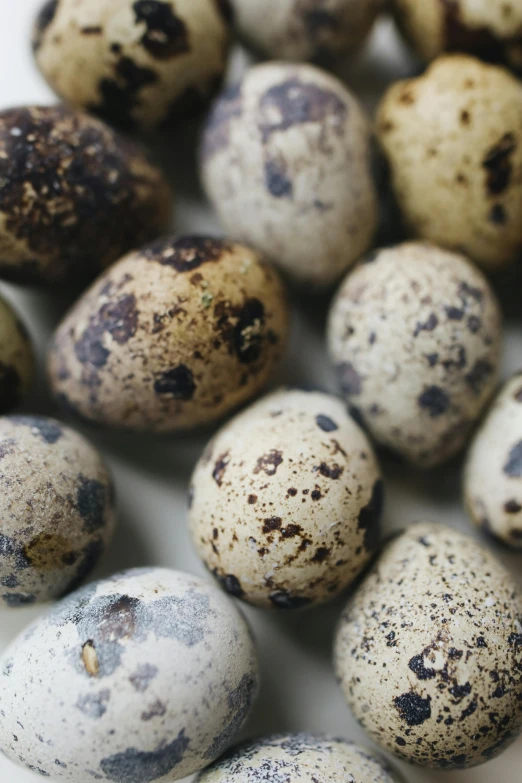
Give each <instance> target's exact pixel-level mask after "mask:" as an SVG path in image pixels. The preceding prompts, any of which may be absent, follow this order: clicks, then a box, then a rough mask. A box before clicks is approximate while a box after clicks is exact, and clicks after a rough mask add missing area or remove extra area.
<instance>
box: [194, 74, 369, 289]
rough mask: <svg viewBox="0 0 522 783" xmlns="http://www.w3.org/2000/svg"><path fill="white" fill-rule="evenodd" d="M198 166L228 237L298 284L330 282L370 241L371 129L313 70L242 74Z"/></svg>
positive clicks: (222, 100)
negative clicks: (263, 255)
mask: <svg viewBox="0 0 522 783" xmlns="http://www.w3.org/2000/svg"><path fill="white" fill-rule="evenodd" d="M201 169H202V178H203V182H204V186H205V189H206V192H207V195H208V197H209V199H210V201H211V202H212V205H213V206H214V208H215V210H216V211H217V213H218V215H219V217H220V219H221V222H222V223H223V225H224V226H225V228H226V229H227V231H228V232H229V233H230V234H231V235H233V236H235V237H237V238H238V239H240V240H242V241H245V242H247V243H248V244H249V245H251V246H252V247H255V248H258V249H259V250H261V251H262V252H264V253H266V254H267V255H268V256H269V257H270V258H271V259H272V260H273V261H274V262H275V263H277V264H278V265H279V266H280V267H281V268H282V269H283V270H285V272H287V273H288V274H289V275H290V276H291V277H293V278H295V279H296V280H297V281H299V282H302V283H311V284H317V285H328V284H330V283H332V282H333V281H334V280H335V279H336V278H338V277H339V276H340V275H341V274H342V272H343V271H344V270H345V269H347V268H348V267H349V266H350V265H351V264H352V263H353V262H354V261H355V260H356V259H357V258H358V256H359V255H360V254H361V253H363V252H365V251H366V250H367V249H368V247H369V245H370V243H371V240H372V237H373V234H374V231H375V228H376V222H377V196H376V192H375V187H374V183H373V180H372V177H371V173H370V127H369V124H368V122H367V119H366V117H365V115H364V113H363V111H362V109H361V107H360V105H359V103H358V101H357V99H356V98H355V97H354V96H353V95H352V94H351V93H350V92H349V91H348V90H347V89H346V87H345V86H344V85H343V84H342V83H341V82H340V81H339V80H338V79H336V78H334V77H333V76H330V75H328V74H327V73H325V72H324V71H321V70H319V69H318V68H315V67H313V66H310V65H291V64H286V63H267V64H263V65H257V66H254V67H253V68H251V69H250V70H248V71H247V73H246V75H245V76H244V77H243V79H242V81H241V82H240V83H239V84H238V85H236V86H234V87H232V88H229V89H228V90H226V91H225V92H223V93H222V94H221V96H220V97H219V98H218V99H217V101H216V102H215V104H214V107H213V109H212V111H211V113H210V115H209V117H208V119H207V123H206V127H205V130H204V134H203V144H202V148H201Z"/></svg>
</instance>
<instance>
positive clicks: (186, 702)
mask: <svg viewBox="0 0 522 783" xmlns="http://www.w3.org/2000/svg"><path fill="white" fill-rule="evenodd" d="M0 671H1V675H0V682H1V688H0V747H1V748H2V750H3V751H4V753H5V754H6V755H7V756H8V757H9V758H10V759H12V760H13V761H15V762H19V763H20V764H22V765H25V766H26V767H28V768H29V769H31V770H33V771H34V772H39V773H40V774H41V775H44V776H51V777H53V778H57V779H60V780H68V781H72V782H73V783H85V781H87V780H91V779H94V780H102V781H113V783H160V782H161V783H171V781H175V780H179V779H180V778H183V777H185V775H189V774H191V773H192V772H195V771H197V770H200V769H202V768H203V767H204V766H205V765H207V764H209V763H210V762H212V761H213V760H214V759H215V758H216V757H217V756H219V755H220V754H221V753H222V752H223V751H224V750H225V749H226V748H227V747H228V745H229V744H230V742H231V741H232V740H233V738H234V736H235V735H236V733H237V732H238V731H239V730H240V728H241V727H242V725H243V723H244V721H245V719H246V718H247V716H248V714H249V712H250V709H251V706H252V703H253V700H254V698H255V696H256V695H257V688H258V667H257V659H256V653H255V649H254V645H253V641H252V638H251V636H250V633H249V630H248V627H247V625H246V623H245V622H244V620H243V618H242V616H241V615H240V614H239V612H238V611H237V610H236V609H235V607H234V606H233V604H232V603H231V602H230V601H228V599H227V598H226V597H225V596H224V595H223V594H222V593H220V592H219V591H218V590H216V589H214V588H213V587H212V585H209V584H208V583H207V582H204V581H203V580H201V579H197V578H196V577H193V576H190V575H188V574H183V573H180V572H177V571H169V570H166V569H161V568H151V569H138V570H134V571H127V572H125V573H121V574H118V575H116V576H114V577H112V578H111V579H107V580H105V581H101V582H97V583H95V584H92V585H89V586H87V587H85V588H83V589H82V590H79V591H77V592H76V593H74V594H73V595H72V596H70V597H69V598H68V599H66V600H64V601H62V602H61V603H59V604H57V605H56V606H55V608H54V609H52V610H51V612H50V613H49V614H48V615H47V616H44V617H42V618H40V619H39V620H37V621H36V622H35V623H33V625H31V626H30V627H29V628H28V629H27V630H26V631H25V633H22V635H21V636H20V637H19V638H18V639H17V640H16V641H15V642H14V643H13V644H12V645H11V647H9V648H8V649H7V651H6V652H5V654H4V656H3V658H2V660H1V662H0Z"/></svg>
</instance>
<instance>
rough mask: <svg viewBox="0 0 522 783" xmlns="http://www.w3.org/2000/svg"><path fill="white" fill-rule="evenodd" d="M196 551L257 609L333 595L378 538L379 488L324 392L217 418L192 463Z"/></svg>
mask: <svg viewBox="0 0 522 783" xmlns="http://www.w3.org/2000/svg"><path fill="white" fill-rule="evenodd" d="M190 498H191V502H190V528H191V533H192V537H193V540H194V543H195V546H196V549H197V551H198V553H199V555H200V556H201V558H202V559H203V561H204V562H205V565H206V566H207V567H208V568H209V569H210V571H212V572H213V574H214V575H215V577H216V578H217V579H218V580H219V582H220V583H221V585H222V586H223V587H224V589H225V590H227V591H228V592H229V593H231V594H232V595H234V596H236V597H237V598H243V599H244V600H246V601H248V602H250V603H253V604H256V605H258V606H264V607H272V608H275V609H298V608H300V607H304V606H309V605H311V604H318V603H322V602H324V601H327V600H329V599H330V598H333V597H334V596H335V595H337V594H339V593H340V592H341V591H342V590H343V589H344V588H346V587H347V586H348V585H349V584H350V583H351V582H352V581H353V580H354V579H355V577H356V576H357V575H358V574H359V573H360V572H361V571H362V569H363V567H364V566H365V564H366V563H367V562H368V560H369V559H370V557H371V556H372V554H373V553H374V552H375V550H376V548H377V546H378V543H379V535H380V517H381V510H382V501H383V486H382V481H381V478H380V471H379V467H378V465H377V462H376V459H375V457H374V454H373V451H372V448H371V446H370V444H369V442H368V440H367V439H366V437H365V435H364V434H363V432H362V431H361V430H360V429H359V428H358V426H357V425H356V424H355V422H354V421H353V420H352V419H351V418H350V417H349V416H348V415H347V413H346V411H345V408H344V406H343V404H342V402H341V401H340V400H338V399H336V398H335V397H332V396H330V395H327V394H320V393H309V392H302V391H287V390H280V391H278V392H275V393H274V394H271V395H269V396H268V397H265V398H264V399H262V400H261V401H260V402H258V403H256V404H255V405H253V406H251V407H250V408H249V409H248V410H246V411H245V412H243V413H241V414H239V416H237V417H236V418H235V419H233V420H232V421H231V422H229V423H228V424H226V425H225V426H224V427H223V429H222V430H221V431H220V432H219V433H218V434H217V436H216V437H215V438H214V439H213V440H212V441H211V442H210V444H209V445H208V447H207V449H206V451H205V452H204V454H203V456H202V458H201V459H200V461H199V463H198V465H197V466H196V469H195V472H194V475H193V478H192V487H191V492H190Z"/></svg>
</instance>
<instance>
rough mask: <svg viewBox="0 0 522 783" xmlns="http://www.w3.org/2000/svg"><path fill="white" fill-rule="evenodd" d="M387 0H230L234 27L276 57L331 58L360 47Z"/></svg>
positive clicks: (254, 45)
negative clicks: (282, 0)
mask: <svg viewBox="0 0 522 783" xmlns="http://www.w3.org/2000/svg"><path fill="white" fill-rule="evenodd" d="M383 5H384V3H383V0H290V2H284V3H282V2H281V1H280V0H265V1H264V2H262V3H260V2H258V0H231V6H232V13H233V22H234V26H235V28H236V29H237V31H238V33H239V34H240V36H241V38H242V39H243V40H244V41H245V42H246V43H247V45H248V46H250V47H251V48H252V49H254V51H256V52H259V53H260V54H262V55H263V56H265V57H269V58H270V59H274V60H294V61H296V62H305V61H308V60H310V61H315V62H325V63H329V62H332V61H335V60H338V59H340V58H342V57H345V56H347V55H351V54H354V53H355V52H357V51H358V50H359V49H360V48H361V47H362V45H363V44H364V42H365V41H366V39H367V37H368V34H369V33H370V30H371V29H372V26H373V23H374V21H375V19H376V17H377V15H378V13H379V11H380V10H381V9H382V7H383Z"/></svg>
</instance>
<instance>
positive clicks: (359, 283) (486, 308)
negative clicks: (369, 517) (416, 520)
mask: <svg viewBox="0 0 522 783" xmlns="http://www.w3.org/2000/svg"><path fill="white" fill-rule="evenodd" d="M364 260H365V259H363V261H364ZM367 261H368V262H367V263H361V264H360V265H359V266H358V267H357V268H356V269H355V270H354V271H353V272H352V273H351V274H349V275H348V277H347V278H346V280H345V281H344V283H343V284H342V285H341V288H340V289H339V292H338V294H337V296H336V297H335V299H334V301H333V303H332V306H331V309H330V314H329V322H328V347H329V353H330V357H331V360H332V363H333V364H334V366H335V369H336V371H337V375H338V380H339V385H340V387H341V389H342V391H343V393H344V395H345V398H346V401H347V402H348V404H349V405H350V406H351V408H352V410H353V411H354V413H355V414H356V415H357V416H358V418H359V419H360V421H361V422H362V423H364V426H365V427H366V429H367V430H368V432H369V433H370V434H371V436H372V437H373V438H374V439H375V440H376V441H377V442H378V443H380V444H382V445H384V446H387V447H388V448H390V449H392V450H394V451H396V452H397V453H398V454H400V455H401V456H403V457H404V458H405V459H407V460H408V461H409V462H411V463H412V464H413V465H415V466H417V467H421V468H431V467H434V466H435V465H439V464H441V463H443V462H444V461H446V460H448V459H449V458H450V457H452V456H453V455H454V454H456V453H457V452H458V451H459V450H460V449H461V448H462V447H463V446H464V444H465V443H466V440H467V438H468V437H469V435H470V433H471V430H472V428H473V426H474V424H475V423H476V421H477V420H478V418H479V417H480V414H481V413H482V411H483V410H484V408H485V406H486V405H487V403H488V401H489V399H490V398H491V396H492V394H493V393H494V390H495V385H496V381H497V377H498V370H499V362H500V353H501V340H502V316H501V311H500V307H499V304H498V302H497V299H496V296H495V294H494V292H493V289H492V288H491V286H490V284H489V283H488V281H487V280H486V278H485V277H484V275H483V274H482V273H481V272H480V271H479V270H478V269H476V268H475V267H474V266H473V265H472V264H471V263H470V262H469V261H468V260H467V259H466V258H465V257H464V256H462V255H458V254H456V253H452V252H449V251H446V250H442V249H440V248H437V247H435V246H434V245H428V244H422V243H415V242H412V243H406V244H403V245H398V246H396V247H393V248H386V249H382V250H379V251H377V252H376V253H374V254H372V255H371V257H370V258H369V259H367Z"/></svg>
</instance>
